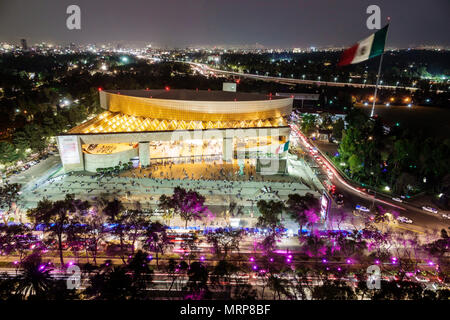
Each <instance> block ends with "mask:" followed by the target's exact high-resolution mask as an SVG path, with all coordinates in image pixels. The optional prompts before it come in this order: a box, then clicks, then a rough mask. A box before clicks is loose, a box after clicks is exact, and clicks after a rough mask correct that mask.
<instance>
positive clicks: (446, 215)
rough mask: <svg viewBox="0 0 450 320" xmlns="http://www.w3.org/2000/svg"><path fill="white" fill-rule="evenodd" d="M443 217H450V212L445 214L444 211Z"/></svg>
mask: <svg viewBox="0 0 450 320" xmlns="http://www.w3.org/2000/svg"><path fill="white" fill-rule="evenodd" d="M442 218H444V219H450V214H445V213H444V214H443V215H442Z"/></svg>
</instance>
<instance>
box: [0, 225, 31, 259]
mask: <svg viewBox="0 0 450 320" xmlns="http://www.w3.org/2000/svg"><path fill="white" fill-rule="evenodd" d="M36 243H37V240H36V239H35V237H34V236H33V234H32V230H31V229H30V228H28V227H27V226H25V225H23V224H10V225H8V224H1V225H0V252H1V253H2V254H5V255H9V254H12V253H14V252H17V253H19V262H22V258H23V256H24V255H25V252H26V251H27V250H29V248H30V246H31V245H32V244H36Z"/></svg>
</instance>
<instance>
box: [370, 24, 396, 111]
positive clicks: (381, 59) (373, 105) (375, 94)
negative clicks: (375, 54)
mask: <svg viewBox="0 0 450 320" xmlns="http://www.w3.org/2000/svg"><path fill="white" fill-rule="evenodd" d="M390 22H391V17H387V24H389V23H390ZM384 41H385V46H386V42H387V33H386V39H385V40H384ZM383 56H384V48H383V52H382V53H381V58H380V64H379V65H378V74H377V83H376V84H375V92H374V94H373V104H372V111H371V112H370V117H371V118H372V117H373V114H374V113H375V103H376V102H377V92H378V84H379V82H380V75H381V65H382V64H383Z"/></svg>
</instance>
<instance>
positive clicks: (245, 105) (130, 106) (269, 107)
mask: <svg viewBox="0 0 450 320" xmlns="http://www.w3.org/2000/svg"><path fill="white" fill-rule="evenodd" d="M292 101H293V99H292V98H285V97H277V96H272V95H270V94H269V95H262V94H255V93H244V92H224V91H206V90H172V89H170V90H120V91H100V105H101V107H102V108H104V109H105V110H108V111H110V112H118V113H121V114H124V115H128V116H135V117H145V118H152V119H166V120H177V121H188V122H192V121H194V122H198V121H200V122H209V121H215V122H220V121H222V122H225V121H242V120H259V119H274V118H280V117H282V116H287V115H289V114H290V113H291V112H292Z"/></svg>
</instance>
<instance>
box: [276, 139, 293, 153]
mask: <svg viewBox="0 0 450 320" xmlns="http://www.w3.org/2000/svg"><path fill="white" fill-rule="evenodd" d="M272 150H273V149H272ZM288 150H289V141H288V142H286V143H283V144H280V145H279V146H278V148H277V149H276V150H275V153H283V152H286V151H288Z"/></svg>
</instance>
